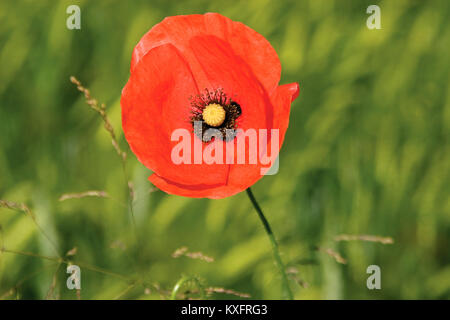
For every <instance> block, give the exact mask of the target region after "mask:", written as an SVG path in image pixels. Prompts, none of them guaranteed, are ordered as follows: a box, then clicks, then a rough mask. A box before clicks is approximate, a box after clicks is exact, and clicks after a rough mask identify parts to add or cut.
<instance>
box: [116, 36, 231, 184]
mask: <svg viewBox="0 0 450 320" xmlns="http://www.w3.org/2000/svg"><path fill="white" fill-rule="evenodd" d="M197 92H198V90H197V87H196V86H195V81H194V80H193V77H192V73H191V72H190V69H189V67H188V65H187V64H186V63H185V61H184V60H183V59H182V57H181V56H180V54H179V52H178V50H177V49H176V48H175V47H174V46H173V45H171V44H166V45H162V46H159V47H157V48H154V49H152V50H151V51H149V52H148V53H147V54H146V55H145V56H144V57H143V58H142V59H141V60H140V62H139V65H138V67H137V68H136V69H135V72H133V73H132V74H131V75H130V79H129V81H128V83H127V85H126V86H125V88H124V90H123V92H122V99H121V105H122V126H123V128H124V132H125V137H126V139H127V141H128V143H129V145H130V147H131V149H132V151H133V153H134V154H136V156H137V157H138V159H139V161H141V162H142V163H143V164H144V165H145V166H146V167H147V168H149V169H151V170H152V171H153V172H155V173H157V174H158V175H160V176H164V177H166V178H167V179H171V180H174V181H179V182H180V183H188V184H189V183H192V182H193V181H194V180H195V181H196V183H201V184H211V183H218V182H219V183H222V184H225V183H226V180H227V175H228V167H227V165H225V164H224V165H222V167H223V169H219V170H218V169H217V168H216V167H215V166H212V165H207V164H203V165H197V164H196V165H191V164H178V165H177V164H175V163H174V162H173V161H172V158H171V155H172V149H173V148H174V147H175V145H177V144H178V143H179V142H178V141H171V134H172V133H173V132H174V130H176V129H185V130H186V131H187V132H189V134H190V137H189V138H190V139H191V140H192V139H193V138H195V137H194V136H193V134H192V124H191V123H190V121H189V118H190V105H189V98H190V96H191V95H193V94H196V93H197Z"/></svg>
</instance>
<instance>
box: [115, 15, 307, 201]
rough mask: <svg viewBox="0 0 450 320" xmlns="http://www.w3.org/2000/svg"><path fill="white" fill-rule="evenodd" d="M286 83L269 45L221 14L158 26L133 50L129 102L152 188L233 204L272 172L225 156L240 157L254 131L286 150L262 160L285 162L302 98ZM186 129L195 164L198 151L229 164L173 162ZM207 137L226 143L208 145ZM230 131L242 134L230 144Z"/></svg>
mask: <svg viewBox="0 0 450 320" xmlns="http://www.w3.org/2000/svg"><path fill="white" fill-rule="evenodd" d="M280 74H281V65H280V61H279V59H278V56H277V54H276V52H275V50H274V49H273V48H272V46H271V45H270V44H269V42H268V41H267V40H266V39H265V38H264V37H263V36H262V35H260V34H259V33H257V32H256V31H254V30H252V29H250V28H249V27H247V26H245V25H244V24H242V23H239V22H234V21H232V20H230V19H228V18H226V17H224V16H222V15H220V14H217V13H207V14H205V15H187V16H174V17H168V18H165V19H164V20H163V21H162V22H161V23H159V24H157V25H155V26H154V27H153V28H152V29H151V30H150V31H149V32H147V33H146V34H145V35H144V36H143V37H142V39H141V40H140V41H139V43H138V44H137V45H136V47H135V48H134V51H133V55H132V59H131V68H130V79H129V81H128V83H127V84H126V86H125V88H124V89H123V92H122V99H121V105H122V125H123V130H124V132H125V137H126V139H127V141H128V143H129V145H130V147H131V150H132V151H133V152H134V154H135V155H136V156H137V158H138V159H139V161H140V162H141V163H143V164H144V165H145V166H146V167H147V168H149V169H151V170H152V171H153V174H152V175H151V176H150V177H149V180H150V181H151V182H152V183H153V184H154V185H155V186H156V187H158V188H159V189H161V190H163V191H165V192H167V193H170V194H177V195H181V196H187V197H195V198H203V197H207V198H224V197H227V196H231V195H233V194H236V193H238V192H240V191H243V190H245V189H246V188H248V187H250V186H251V185H253V184H254V183H255V182H256V181H257V180H258V179H260V178H261V177H262V175H261V169H262V168H263V167H264V165H263V164H262V163H260V162H258V163H251V161H250V160H247V161H246V162H245V163H242V162H239V161H237V158H238V157H240V156H242V154H240V153H239V152H240V151H236V152H234V154H231V156H230V154H228V153H226V151H227V150H226V148H227V146H228V147H236V148H237V144H238V143H237V140H238V138H239V137H240V135H241V134H243V133H242V132H245V130H249V129H252V130H255V131H257V132H258V130H259V131H261V130H269V133H268V135H267V136H268V140H269V142H273V141H271V139H276V138H277V139H279V141H276V142H278V147H277V148H276V150H271V147H270V146H269V147H267V148H264V147H261V146H260V148H259V149H258V151H257V152H258V156H263V155H269V151H271V152H273V153H275V154H278V151H279V147H281V145H282V142H283V139H284V135H285V132H286V129H287V127H288V123H289V111H290V106H291V102H292V101H293V100H294V99H295V98H296V97H297V96H298V93H299V87H298V84H297V83H293V84H288V85H282V86H278V82H279V80H280ZM196 121H199V122H196ZM195 123H200V127H197V129H199V128H200V131H199V130H197V129H195V126H194V124H195ZM178 129H184V130H185V131H186V132H188V133H189V136H190V137H191V138H192V143H191V144H190V145H189V144H188V146H189V148H190V149H189V150H188V151H189V155H186V154H185V153H186V150H184V151H183V152H182V153H183V154H182V156H189V157H190V156H191V154H190V151H192V154H193V155H194V156H193V158H195V152H196V151H199V150H200V151H201V152H200V154H203V152H211V155H212V154H214V156H218V157H220V156H221V155H219V154H220V153H222V151H223V154H224V155H223V159H224V161H222V162H220V161H216V162H214V163H206V162H205V161H203V162H200V163H198V162H196V161H195V160H193V162H190V163H189V162H183V163H179V162H176V161H173V152H174V148H176V146H177V145H178V144H179V141H178V140H174V139H173V138H174V137H173V133H174V132H175V131H176V130H178ZM207 129H216V133H217V132H220V133H223V134H224V135H223V137H222V138H220V137H219V136H218V135H212V136H208V135H207V134H206V132H207ZM272 129H277V130H278V132H279V134H278V137H276V135H273V134H271V132H272V131H271V130H272ZM196 130H197V131H196ZM233 130H234V131H233ZM225 132H232V133H233V132H234V134H231V135H230V136H229V137H225ZM243 137H244V138H245V135H244V136H243ZM250 142H251V141H250V138H248V143H250ZM213 146H214V147H213ZM195 148H197V149H195ZM198 148H200V149H198ZM208 148H209V149H208ZM214 148H216V149H215V150H214V152H212V151H211V150H212V149H214ZM220 148H223V150H222V149H220ZM251 150H253V149H251ZM251 150H250V149H249V148H246V149H244V152H245V154H244V156H245V157H246V158H245V159H247V158H248V159H250V158H251V156H252V155H251V152H252V151H251ZM219 151H220V152H219ZM180 154H181V153H180ZM272 155H273V154H272ZM216 159H217V158H216Z"/></svg>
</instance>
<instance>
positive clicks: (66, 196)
mask: <svg viewBox="0 0 450 320" xmlns="http://www.w3.org/2000/svg"><path fill="white" fill-rule="evenodd" d="M84 197H99V198H109V194H108V193H107V192H106V191H101V190H100V191H98V190H89V191H85V192H79V193H65V194H63V195H61V197H59V199H58V200H59V201H65V200H68V199H80V198H84Z"/></svg>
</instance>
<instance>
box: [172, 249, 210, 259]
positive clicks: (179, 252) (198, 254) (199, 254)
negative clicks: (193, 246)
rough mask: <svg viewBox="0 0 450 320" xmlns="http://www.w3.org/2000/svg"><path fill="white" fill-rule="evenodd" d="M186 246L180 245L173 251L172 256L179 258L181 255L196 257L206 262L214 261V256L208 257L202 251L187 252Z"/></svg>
mask: <svg viewBox="0 0 450 320" xmlns="http://www.w3.org/2000/svg"><path fill="white" fill-rule="evenodd" d="M188 250H189V249H188V247H181V248H179V249H177V250H175V252H174V253H172V257H173V258H179V257H181V256H185V257H188V258H191V259H198V260H203V261H206V262H214V258H212V257H209V256H207V255H205V254H203V253H202V252H189V251H188Z"/></svg>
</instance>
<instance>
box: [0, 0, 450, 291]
mask: <svg viewBox="0 0 450 320" xmlns="http://www.w3.org/2000/svg"><path fill="white" fill-rule="evenodd" d="M70 4H78V5H79V6H80V7H81V30H68V29H67V28H66V19H67V17H68V16H69V15H68V14H66V8H67V6H68V5H70ZM370 4H377V5H379V6H380V7H381V26H382V29H381V30H369V29H368V28H367V27H366V19H367V18H368V16H369V15H368V14H366V8H367V6H368V5H370ZM205 12H219V13H222V14H224V15H226V16H228V17H230V18H231V19H233V20H237V21H241V22H243V23H245V24H247V25H248V26H250V27H252V28H253V29H255V30H257V31H258V32H259V33H261V34H262V35H264V36H265V37H266V38H267V39H268V40H269V41H270V42H271V44H272V45H273V47H274V48H275V49H276V51H277V52H278V54H279V57H280V60H281V63H282V66H283V72H282V78H281V83H289V82H293V81H296V82H299V83H300V87H301V93H300V96H299V98H298V99H297V100H296V101H295V102H294V104H293V106H292V113H291V118H290V127H289V129H288V131H287V136H286V140H285V143H284V146H283V149H282V152H281V154H280V171H279V173H278V174H277V175H274V176H266V177H264V178H263V179H261V180H260V181H259V182H258V183H257V184H256V185H255V186H254V187H253V192H254V193H255V196H256V197H257V199H258V200H259V202H260V204H261V206H262V208H263V209H264V211H265V213H266V215H267V218H268V219H269V221H270V222H271V224H272V227H273V229H274V232H275V234H276V236H277V238H278V240H279V242H280V246H281V251H282V257H283V260H284V261H285V263H286V264H287V265H288V268H289V270H290V271H291V272H297V273H296V274H293V276H295V277H292V281H291V287H292V289H293V291H294V293H295V297H296V298H298V299H417V298H424V299H430V298H439V299H448V298H450V264H449V262H450V250H449V235H450V170H449V169H450V144H449V137H450V90H449V89H450V81H449V80H450V77H449V75H450V69H449V68H450V61H449V57H450V24H449V23H448V21H449V19H450V2H449V1H447V0H442V1H359V0H353V1H317V0H314V1H313V0H311V1H267V0H266V1H264V0H253V1H241V2H234V1H227V2H224V1H222V2H211V1H207V0H195V1H173V2H169V1H162V0H159V1H158V0H154V1H133V2H126V1H75V0H73V1H12V0H6V1H1V2H0V119H1V120H0V147H1V149H0V150H1V152H0V199H3V200H10V201H15V202H18V203H25V204H27V206H28V207H29V208H30V209H31V211H32V212H33V214H34V215H35V216H36V220H37V223H38V224H39V225H40V226H41V227H42V229H43V230H44V233H45V234H47V235H48V237H49V238H51V239H52V241H54V242H55V243H56V246H57V247H58V249H57V250H58V254H60V255H61V256H64V255H65V254H66V252H68V251H69V250H71V249H72V248H74V247H76V248H77V252H76V254H75V255H72V256H68V257H67V259H70V260H73V261H74V263H75V264H78V265H80V267H81V270H82V277H81V286H82V289H81V298H82V299H102V298H106V299H113V298H122V299H134V298H139V299H160V298H163V299H165V298H167V297H168V295H169V294H170V291H171V290H172V288H173V286H174V285H175V283H176V282H177V281H178V280H179V279H181V277H182V276H183V275H185V276H194V277H196V278H198V279H200V284H196V283H194V282H192V283H188V284H187V285H186V286H184V287H183V288H182V290H181V291H180V295H179V296H178V297H179V298H183V297H187V296H190V295H192V296H196V291H199V290H200V289H202V288H203V289H205V290H208V289H207V288H210V287H220V288H225V289H233V290H236V291H239V292H242V293H248V294H250V295H251V297H252V298H256V299H260V298H262V299H277V298H280V297H281V296H282V295H281V286H280V278H279V276H278V273H277V270H276V268H275V265H274V263H273V259H272V254H271V249H270V243H269V241H268V240H267V238H266V235H265V233H264V230H263V228H262V225H261V223H260V221H259V220H258V217H257V215H256V213H255V211H254V210H253V208H252V206H251V203H250V202H249V200H248V199H247V195H246V194H245V193H241V194H239V195H236V196H233V197H231V198H226V199H223V200H207V199H189V198H183V197H178V196H169V195H166V194H164V193H163V192H161V191H154V190H152V186H151V185H150V183H149V182H148V180H147V177H148V176H149V174H150V172H149V170H147V169H146V168H145V167H144V166H143V165H141V164H140V163H139V162H138V161H137V160H136V158H135V156H134V155H133V154H131V153H130V152H129V149H128V146H127V144H126V141H125V140H124V137H123V132H122V129H121V119H120V104H119V99H120V94H121V89H122V88H123V86H124V84H125V83H126V81H127V79H128V76H129V64H130V59H131V52H132V49H133V47H134V45H135V44H136V43H137V42H138V41H139V39H140V37H141V36H142V35H143V34H144V33H145V32H146V31H147V30H148V29H150V28H151V27H152V26H153V25H155V24H156V23H158V22H160V21H161V20H162V19H163V18H164V17H166V16H170V15H178V14H191V13H205ZM71 75H74V76H76V77H77V78H78V79H80V81H82V82H83V84H84V85H85V86H86V87H88V88H89V89H90V90H91V91H92V94H93V96H94V97H96V98H97V99H98V100H99V101H100V102H105V103H106V105H107V112H108V114H109V116H110V118H111V122H112V123H113V126H114V128H115V131H116V134H117V135H118V138H119V142H120V145H121V147H122V148H123V149H124V150H126V151H127V152H128V153H129V154H128V160H127V167H128V171H129V175H130V177H131V180H132V182H133V185H134V188H135V193H136V200H135V202H134V211H135V218H136V224H137V228H136V231H134V229H133V225H132V222H131V219H130V213H129V212H128V209H127V205H126V203H127V196H128V192H127V187H126V181H125V179H124V176H123V172H122V167H121V162H120V159H119V158H118V157H117V154H116V153H115V151H114V149H113V148H112V146H111V139H110V137H109V135H108V133H107V132H106V131H105V130H104V128H103V123H102V121H101V118H100V117H99V116H98V114H96V113H95V112H94V111H93V110H91V109H90V108H89V107H88V106H87V105H86V104H85V101H84V99H83V97H82V95H81V94H80V93H79V92H78V91H77V90H76V88H75V86H74V85H73V84H72V83H70V82H69V77H70V76H71ZM87 190H105V191H106V192H107V193H108V194H109V195H110V198H97V197H86V198H82V199H69V200H66V201H58V199H59V197H60V196H61V195H62V194H65V193H73V192H83V191H87ZM0 225H1V231H0V241H1V245H2V247H3V248H5V249H7V250H15V251H24V252H29V253H33V254H37V255H41V256H51V257H55V256H56V254H55V252H54V251H53V248H52V245H51V243H50V242H49V241H48V240H47V239H46V237H45V236H44V235H43V232H42V231H40V230H39V229H38V228H37V227H36V225H35V224H34V223H33V220H32V219H30V217H27V216H26V215H25V214H23V213H21V212H18V211H14V210H9V209H6V208H0ZM340 234H352V235H362V234H364V235H378V236H385V237H392V238H393V239H394V244H381V243H373V242H365V241H349V242H337V241H335V240H334V238H335V237H336V236H337V235H340ZM136 238H140V239H141V242H140V243H141V244H140V245H137V244H136V243H137V242H136ZM183 246H186V247H188V248H189V249H188V250H189V252H198V251H200V252H202V253H203V254H205V255H207V256H210V257H213V258H214V262H205V261H202V260H199V259H191V258H189V257H186V256H181V257H178V258H174V257H172V253H173V252H174V251H175V250H176V249H178V248H180V247H183ZM318 247H319V248H322V251H320V250H317V248H318ZM326 249H332V250H334V251H335V252H337V253H339V254H340V255H341V256H342V257H343V258H345V259H346V262H347V263H346V264H341V263H338V262H336V260H335V259H333V257H331V256H330V255H328V254H327V253H325V252H323V251H324V250H326ZM371 264H375V265H379V266H380V268H381V283H382V284H381V285H382V289H381V290H368V289H367V287H366V279H367V277H368V276H369V275H368V274H367V273H366V268H367V267H368V266H369V265H371ZM94 266H95V267H98V268H103V269H105V270H107V272H106V273H108V272H112V273H114V274H106V273H105V272H102V270H93V269H95V268H94ZM117 274H120V275H123V276H124V277H126V279H123V278H120V277H118V275H117ZM67 277H68V274H67V273H66V265H65V264H61V265H60V264H59V263H58V262H57V261H54V260H46V259H44V258H43V257H31V256H29V255H27V254H24V253H22V254H20V253H11V252H2V253H0V297H1V298H2V299H16V298H19V299H21V298H23V299H45V298H61V299H76V298H77V294H76V292H75V290H68V289H67V287H66V279H67ZM294 278H295V279H294ZM134 280H138V282H137V283H136V282H133V281H134ZM186 290H189V291H191V294H190V295H189V294H182V293H183V292H185V291H186ZM210 298H212V299H223V298H238V297H234V296H230V295H227V294H223V293H213V294H211V295H210Z"/></svg>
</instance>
